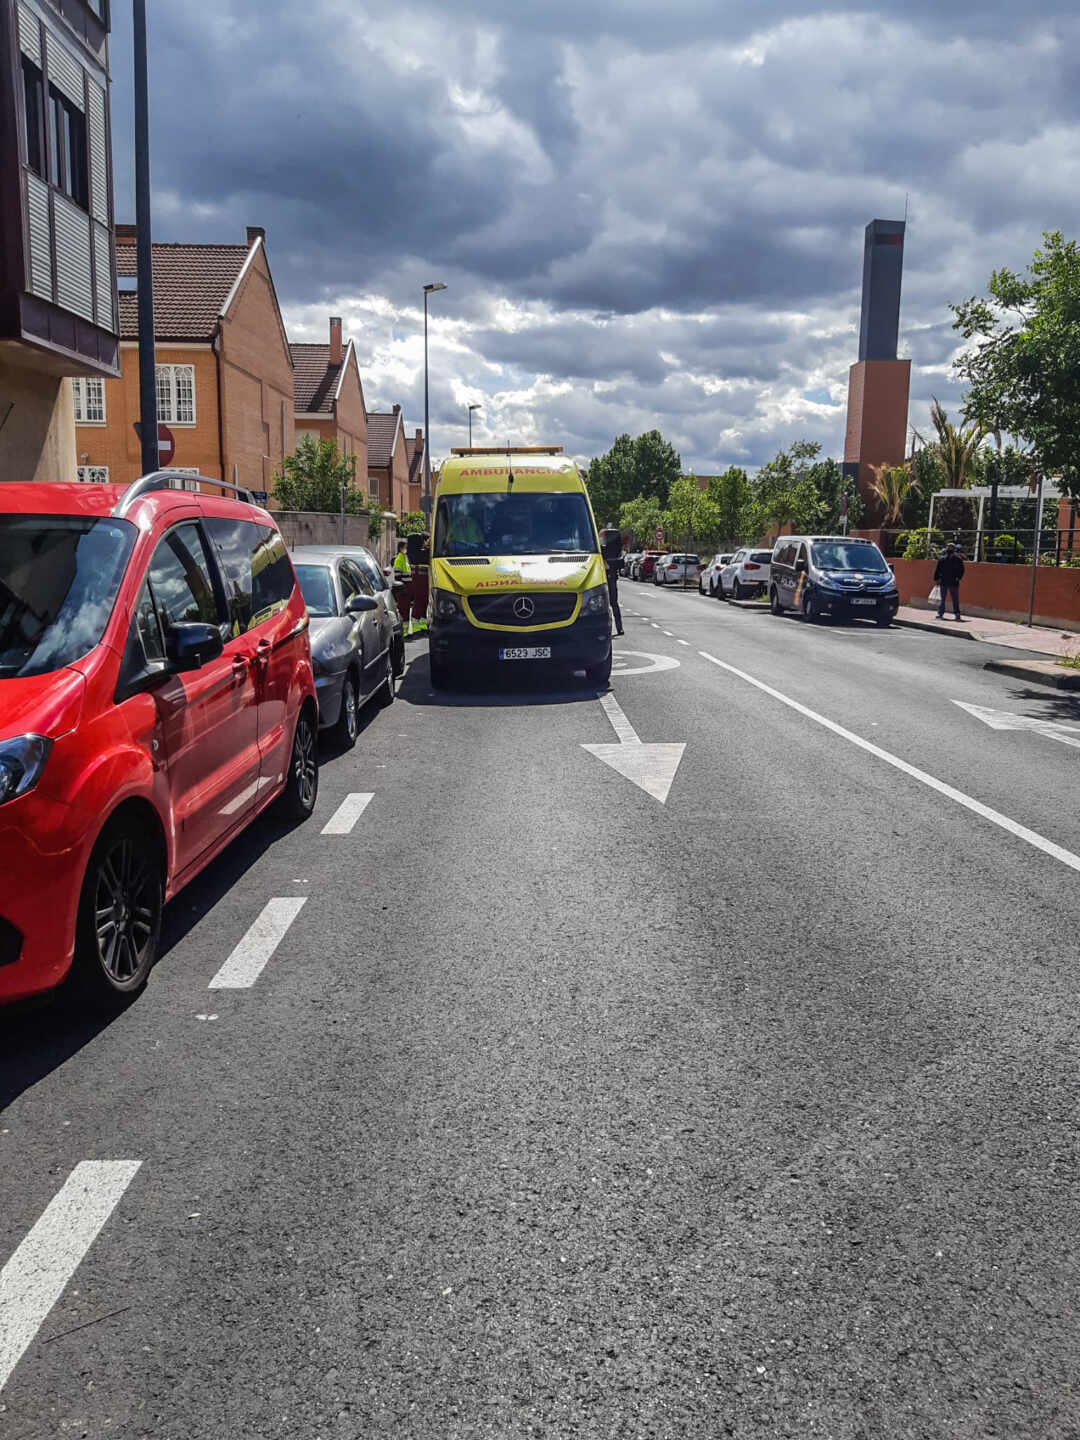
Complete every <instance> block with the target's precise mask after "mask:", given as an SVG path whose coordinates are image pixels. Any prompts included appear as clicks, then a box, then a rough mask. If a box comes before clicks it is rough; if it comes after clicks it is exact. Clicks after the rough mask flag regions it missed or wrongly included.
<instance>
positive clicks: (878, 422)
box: [844, 360, 911, 524]
mask: <svg viewBox="0 0 1080 1440" xmlns="http://www.w3.org/2000/svg"><path fill="white" fill-rule="evenodd" d="M910 389H911V361H910V360H862V361H860V362H859V363H858V364H857V365H853V366H852V367H851V374H850V377H849V380H848V414H847V430H846V434H845V438H844V460H845V461H846V462H849V463H854V462H857V463H858V466H859V494H860V496H861V497H862V501H863V504H864V506H865V507H866V513H867V521H868V523H870V524H874V523H876V520H877V516H878V511H879V509H880V503H879V501H878V500H877V499H876V498H875V497H874V496H873V495H872V494H871V493H870V485H871V482H872V481H873V478H874V476H873V469H872V467H873V466H875V465H899V464H902V463H903V461H904V458H905V455H906V450H907V422H908V397H909V393H910Z"/></svg>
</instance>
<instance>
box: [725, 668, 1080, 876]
mask: <svg viewBox="0 0 1080 1440" xmlns="http://www.w3.org/2000/svg"><path fill="white" fill-rule="evenodd" d="M698 654H699V655H700V656H701V658H702V659H703V660H708V661H709V662H710V664H713V665H717V666H719V668H720V669H721V670H727V671H729V672H730V673H731V674H732V675H737V676H738V677H739V679H740V680H745V681H746V682H747V684H748V685H753V686H754V687H755V689H758V690H761V691H763V692H764V693H765V694H766V695H771V696H772V698H773V699H774V700H779V701H780V703H781V704H782V705H786V706H787V707H788V708H789V709H791V710H795V711H797V712H798V714H800V715H804V716H805V717H806V718H807V719H808V720H813V722H814V724H815V725H821V726H823V727H824V729H826V730H831V731H832V732H833V734H834V735H839V736H840V738H841V739H842V740H847V741H849V742H850V743H851V744H852V745H855V746H857V747H858V748H859V749H860V750H865V751H866V753H867V754H868V755H874V756H876V757H877V759H879V760H884V761H885V763H886V765H891V766H892V767H893V768H894V769H895V770H899V771H901V772H902V773H903V774H904V775H909V776H910V777H911V778H912V779H913V780H918V781H919V783H920V784H921V785H926V786H928V787H929V788H930V789H931V790H936V791H937V793H938V794H939V795H944V796H945V797H946V799H948V800H952V801H954V802H955V803H956V804H957V805H962V806H963V807H964V809H965V810H970V811H971V812H972V813H973V814H975V815H980V816H982V818H983V819H984V820H989V821H990V823H991V824H992V825H997V826H999V827H1000V828H1001V829H1002V830H1007V831H1008V833H1009V834H1010V835H1015V836H1016V838H1017V839H1018V840H1023V841H1024V842H1025V843H1026V844H1028V845H1031V846H1033V847H1034V848H1035V849H1036V850H1041V851H1042V852H1043V854H1044V855H1049V856H1050V857H1051V858H1052V859H1054V860H1059V861H1060V862H1061V864H1062V865H1067V866H1068V867H1069V869H1070V870H1076V871H1080V855H1074V854H1073V852H1072V851H1071V850H1066V849H1065V848H1064V846H1062V845H1057V844H1055V843H1054V841H1053V840H1047V839H1046V837H1045V836H1044V835H1040V834H1039V833H1038V832H1037V831H1035V830H1029V829H1028V828H1027V826H1026V825H1021V824H1019V822H1018V821H1016V820H1010V819H1009V817H1008V816H1007V815H1002V813H1001V812H1000V810H993V809H991V807H990V806H989V805H984V804H983V803H982V801H981V800H975V799H973V798H972V796H970V795H965V794H964V792H963V791H962V790H957V789H955V788H954V787H953V786H952V785H947V784H946V783H945V781H944V780H938V779H937V778H936V777H935V776H933V775H928V774H927V772H926V771H925V770H920V769H919V768H918V766H916V765H909V764H908V762H907V761H906V760H901V759H900V757H899V756H898V755H893V754H891V753H890V752H889V751H888V750H883V749H882V748H881V746H880V745H874V744H872V742H871V741H869V740H864V739H863V738H862V736H861V735H856V734H854V732H853V731H851V730H845V728H844V727H843V725H838V724H837V723H836V721H835V720H829V719H827V718H826V717H825V716H824V715H819V714H818V713H817V711H816V710H811V709H810V708H809V707H808V706H806V705H802V704H800V703H799V701H798V700H792V699H791V697H790V696H788V695H784V694H782V693H781V691H779V690H774V689H773V687H772V686H771V685H766V684H765V682H764V681H763V680H756V679H755V678H754V676H753V675H748V674H747V673H746V671H745V670H739V669H736V667H735V666H734V665H728V664H727V663H726V661H724V660H718V659H717V658H716V656H715V655H709V654H708V653H707V652H706V651H705V650H699V651H698Z"/></svg>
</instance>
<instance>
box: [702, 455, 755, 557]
mask: <svg viewBox="0 0 1080 1440" xmlns="http://www.w3.org/2000/svg"><path fill="white" fill-rule="evenodd" d="M709 498H710V500H712V502H713V504H714V505H715V506H716V537H715V543H716V548H717V549H718V550H734V549H736V548H737V547H738V546H739V545H741V544H742V543H743V542H744V541H746V540H752V539H754V538H755V537H754V536H753V535H751V534H750V526H751V515H752V510H753V502H754V495H753V491H752V490H751V488H750V481H749V479H748V478H747V474H746V471H745V470H740V469H739V468H738V466H737V465H732V466H730V467H729V468H728V469H727V470H725V471H724V473H723V474H722V475H714V476H713V478H712V479H711V480H710V481H709Z"/></svg>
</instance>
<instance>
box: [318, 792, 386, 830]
mask: <svg viewBox="0 0 1080 1440" xmlns="http://www.w3.org/2000/svg"><path fill="white" fill-rule="evenodd" d="M374 799H375V796H374V795H368V794H363V793H361V792H357V793H355V794H352V795H346V796H345V799H344V800H343V801H342V802H341V804H340V805H339V806H338V808H337V809H336V810H335V811H334V813H333V815H331V816H330V819H329V820H328V821H327V822H326V824H325V825H324V826H323V828H322V833H323V834H324V835H351V834H352V830H353V826H354V825H355V824H356V822H357V821H358V820H359V819H360V816H361V815H363V813H364V811H365V810H366V809H367V807H368V806H369V805H370V804H371V802H372V800H374Z"/></svg>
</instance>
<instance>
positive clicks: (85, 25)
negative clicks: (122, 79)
mask: <svg viewBox="0 0 1080 1440" xmlns="http://www.w3.org/2000/svg"><path fill="white" fill-rule="evenodd" d="M108 34H109V13H108V6H107V3H106V0H0V479H3V480H16V479H17V480H73V479H74V478H75V420H74V415H73V413H72V400H71V385H70V382H69V380H68V379H67V378H66V377H69V376H79V377H80V381H81V383H91V384H96V385H98V386H100V385H101V384H102V383H103V382H104V381H105V380H107V379H108V378H109V377H110V376H115V375H118V374H119V373H120V364H119V352H118V335H117V323H116V272H115V263H114V259H113V228H112V227H113V180H112V158H111V149H110V140H109V118H110V117H109V69H108Z"/></svg>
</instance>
